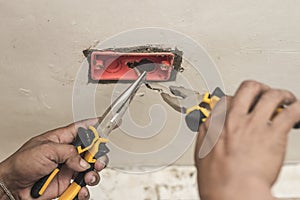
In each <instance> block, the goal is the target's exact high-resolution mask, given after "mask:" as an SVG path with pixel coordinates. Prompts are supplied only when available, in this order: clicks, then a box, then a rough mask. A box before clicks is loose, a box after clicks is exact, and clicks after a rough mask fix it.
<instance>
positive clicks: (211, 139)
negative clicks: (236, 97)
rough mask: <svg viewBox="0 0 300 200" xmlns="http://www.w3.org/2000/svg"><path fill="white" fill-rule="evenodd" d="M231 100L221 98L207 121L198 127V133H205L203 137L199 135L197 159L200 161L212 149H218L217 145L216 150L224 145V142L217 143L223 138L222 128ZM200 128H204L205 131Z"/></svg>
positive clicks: (230, 98) (229, 98)
mask: <svg viewBox="0 0 300 200" xmlns="http://www.w3.org/2000/svg"><path fill="white" fill-rule="evenodd" d="M231 100H232V97H228V96H226V97H223V98H221V100H220V101H219V102H218V103H217V104H216V106H215V108H214V109H213V111H212V113H211V115H210V117H209V118H208V119H207V122H205V124H204V125H203V126H201V127H200V132H202V131H203V130H206V133H205V136H203V133H201V134H199V135H201V136H199V137H201V138H202V140H203V142H201V141H200V142H199V144H200V143H201V146H200V147H199V145H198V148H199V150H198V158H200V159H201V158H204V157H205V156H207V155H208V154H209V153H210V152H211V151H212V150H213V149H214V148H218V144H220V145H219V148H218V149H220V148H222V146H221V144H224V142H219V141H220V140H224V138H225V137H224V131H223V127H224V124H225V120H226V113H227V110H228V109H230V104H231ZM202 127H205V129H203V128H202ZM220 146H221V147H220Z"/></svg>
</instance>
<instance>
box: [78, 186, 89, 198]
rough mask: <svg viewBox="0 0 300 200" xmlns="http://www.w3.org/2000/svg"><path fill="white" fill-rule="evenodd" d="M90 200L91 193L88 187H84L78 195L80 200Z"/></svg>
mask: <svg viewBox="0 0 300 200" xmlns="http://www.w3.org/2000/svg"><path fill="white" fill-rule="evenodd" d="M89 199H90V192H89V190H88V189H87V187H83V188H81V189H80V191H79V193H78V200H89Z"/></svg>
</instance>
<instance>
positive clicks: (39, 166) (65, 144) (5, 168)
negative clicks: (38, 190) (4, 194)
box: [0, 119, 108, 200]
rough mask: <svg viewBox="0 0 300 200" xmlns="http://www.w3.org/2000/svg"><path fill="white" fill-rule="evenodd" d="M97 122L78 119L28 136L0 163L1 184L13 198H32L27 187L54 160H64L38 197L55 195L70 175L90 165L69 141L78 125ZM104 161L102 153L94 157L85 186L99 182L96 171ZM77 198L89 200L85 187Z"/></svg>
mask: <svg viewBox="0 0 300 200" xmlns="http://www.w3.org/2000/svg"><path fill="white" fill-rule="evenodd" d="M97 121H98V119H89V120H84V121H80V122H77V123H74V124H70V125H68V126H66V127H63V128H58V129H55V130H52V131H48V132H46V133H44V134H42V135H39V136H36V137H34V138H32V139H30V140H29V141H28V142H26V143H25V144H24V145H23V146H22V147H21V148H20V149H19V150H18V151H17V152H15V153H14V154H13V155H12V156H10V157H9V158H8V159H6V160H5V161H3V162H2V163H1V164H0V180H2V181H3V182H4V183H5V185H6V186H7V187H8V188H9V190H10V191H11V192H12V193H13V195H14V196H15V198H16V199H22V200H23V199H26V200H29V199H32V197H31V196H30V190H31V188H32V186H33V184H34V183H35V182H36V181H38V180H39V179H40V178H42V177H43V176H45V175H48V174H49V173H51V172H52V171H53V170H54V169H55V168H56V167H57V165H58V163H64V165H63V167H62V168H61V170H60V172H59V173H58V174H57V175H56V177H55V178H54V179H53V180H52V182H51V184H50V185H49V186H48V188H47V190H46V191H45V193H44V194H43V195H42V196H41V197H39V198H38V200H44V199H54V198H56V197H58V196H59V195H61V194H62V193H63V192H64V190H65V189H66V188H67V187H68V186H69V184H70V180H71V179H72V177H74V176H75V175H76V174H77V173H78V172H82V171H85V170H86V169H88V168H89V167H90V165H89V164H88V163H87V162H86V161H85V160H84V159H82V158H81V157H80V155H78V153H77V150H76V148H75V147H74V146H73V145H71V143H72V142H73V140H74V139H75V138H76V135H77V129H78V127H84V128H88V126H90V125H94V124H96V123H97ZM107 162H108V158H107V157H106V156H105V157H102V158H100V159H98V160H97V162H96V163H95V165H94V167H95V171H91V172H88V173H87V174H86V175H85V182H86V183H87V185H90V186H93V185H96V184H98V183H99V181H100V176H99V174H98V173H97V172H99V171H101V170H102V169H103V168H104V167H105V165H106V164H107ZM78 198H79V199H80V200H84V199H89V191H88V189H87V188H86V187H83V188H81V190H80V192H79V194H78Z"/></svg>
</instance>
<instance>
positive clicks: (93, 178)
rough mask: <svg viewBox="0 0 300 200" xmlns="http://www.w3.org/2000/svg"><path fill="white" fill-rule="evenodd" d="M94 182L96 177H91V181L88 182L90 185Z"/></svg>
mask: <svg viewBox="0 0 300 200" xmlns="http://www.w3.org/2000/svg"><path fill="white" fill-rule="evenodd" d="M95 182H96V177H95V176H92V178H91V180H90V184H93V183H95Z"/></svg>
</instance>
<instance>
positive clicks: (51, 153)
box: [45, 143, 90, 171]
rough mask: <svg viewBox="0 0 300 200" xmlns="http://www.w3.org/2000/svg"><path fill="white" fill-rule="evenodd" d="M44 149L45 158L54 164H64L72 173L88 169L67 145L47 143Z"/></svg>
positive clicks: (71, 147) (74, 150)
mask: <svg viewBox="0 0 300 200" xmlns="http://www.w3.org/2000/svg"><path fill="white" fill-rule="evenodd" d="M46 145H48V146H47V147H45V149H46V150H47V152H46V156H47V157H48V158H49V159H50V160H51V161H54V162H56V163H65V164H66V165H67V166H68V167H69V168H70V169H72V170H74V171H84V170H86V169H88V168H90V165H89V164H88V163H87V162H86V161H85V160H84V159H82V158H81V157H80V155H79V154H78V153H77V150H76V148H75V147H74V146H73V145H69V144H57V143H48V144H46Z"/></svg>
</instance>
